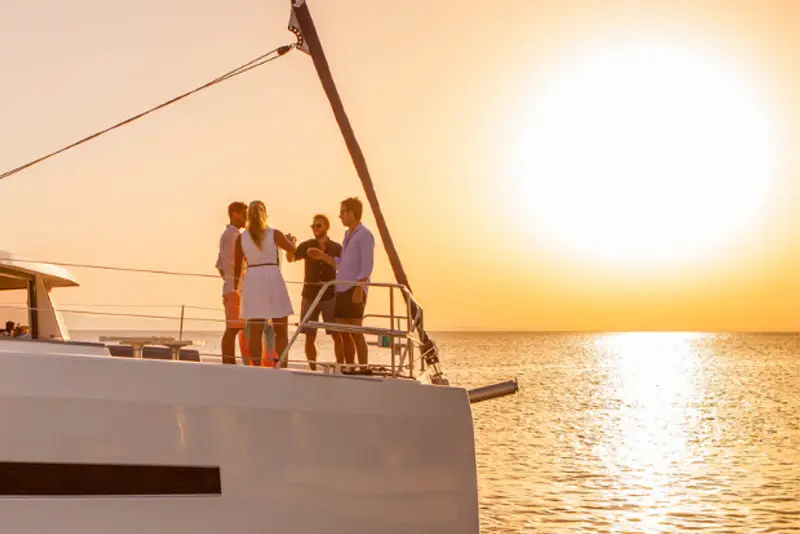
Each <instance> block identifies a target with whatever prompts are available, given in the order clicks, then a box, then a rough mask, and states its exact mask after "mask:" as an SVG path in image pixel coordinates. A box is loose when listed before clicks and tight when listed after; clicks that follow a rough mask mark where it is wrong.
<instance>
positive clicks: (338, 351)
mask: <svg viewBox="0 0 800 534" xmlns="http://www.w3.org/2000/svg"><path fill="white" fill-rule="evenodd" d="M331 337H332V338H333V354H334V355H335V356H336V362H337V363H344V341H342V334H340V333H339V332H332V333H331Z"/></svg>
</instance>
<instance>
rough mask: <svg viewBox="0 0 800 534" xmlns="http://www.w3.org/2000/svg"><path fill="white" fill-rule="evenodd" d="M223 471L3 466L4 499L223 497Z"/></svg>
mask: <svg viewBox="0 0 800 534" xmlns="http://www.w3.org/2000/svg"><path fill="white" fill-rule="evenodd" d="M221 494H222V484H221V481H220V470H219V467H197V466H166V465H130V464H72V463H69V464H68V463H33V462H0V495H4V496H8V495H18V496H20V495H29V496H59V495H62V496H75V495H221Z"/></svg>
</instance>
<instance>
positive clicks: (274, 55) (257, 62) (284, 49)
mask: <svg viewBox="0 0 800 534" xmlns="http://www.w3.org/2000/svg"><path fill="white" fill-rule="evenodd" d="M294 46H295V45H293V44H292V45H283V46H279V47H277V48H274V49H272V50H270V51H269V52H267V53H265V54H261V55H260V56H258V57H257V58H255V59H252V60H250V61H248V62H247V63H245V64H243V65H241V66H239V67H237V68H235V69H233V70H232V71H229V72H226V73H225V74H223V75H222V76H220V77H218V78H215V79H213V80H211V81H210V82H208V83H205V84H203V85H201V86H200V87H197V88H195V89H192V90H191V91H188V92H186V93H183V94H182V95H179V96H176V97H175V98H172V99H170V100H167V101H166V102H164V103H162V104H159V105H158V106H155V107H153V108H150V109H148V110H147V111H143V112H142V113H139V114H138V115H134V116H133V117H131V118H129V119H126V120H124V121H122V122H120V123H117V124H115V125H113V126H109V127H108V128H106V129H105V130H100V131H99V132H96V133H93V134H92V135H90V136H88V137H84V138H83V139H81V140H79V141H76V142H74V143H72V144H70V145H67V146H65V147H64V148H61V149H59V150H56V151H55V152H51V153H49V154H47V155H45V156H42V157H40V158H37V159H35V160H33V161H30V162H28V163H26V164H25V165H21V166H19V167H16V168H14V169H11V170H8V171H6V172H4V173H2V174H0V180H2V179H4V178H8V177H9V176H12V175H14V174H16V173H18V172H21V171H24V170H25V169H27V168H28V167H33V166H34V165H36V164H37V163H41V162H43V161H45V160H47V159H50V158H52V157H53V156H57V155H58V154H61V153H62V152H66V151H67V150H69V149H71V148H75V147H76V146H78V145H82V144H83V143H86V142H88V141H91V140H92V139H95V138H96V137H100V136H101V135H103V134H105V133H108V132H110V131H111V130H115V129H116V128H119V127H121V126H125V125H126V124H130V123H132V122H133V121H135V120H137V119H140V118H142V117H144V116H145V115H149V114H150V113H152V112H154V111H158V110H159V109H162V108H165V107H167V106H169V105H170V104H174V103H175V102H177V101H179V100H182V99H184V98H186V97H188V96H191V95H193V94H195V93H197V92H199V91H202V90H203V89H208V88H209V87H211V86H213V85H216V84H218V83H221V82H224V81H225V80H229V79H231V78H233V77H234V76H238V75H240V74H244V73H245V72H247V71H249V70H252V69H254V68H256V67H260V66H261V65H264V64H266V63H269V62H270V61H274V60H276V59H278V58H279V57H281V56H283V55H285V54H287V53H288V52H289V51H290V50H291V49H292V48H294Z"/></svg>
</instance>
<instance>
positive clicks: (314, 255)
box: [307, 248, 339, 270]
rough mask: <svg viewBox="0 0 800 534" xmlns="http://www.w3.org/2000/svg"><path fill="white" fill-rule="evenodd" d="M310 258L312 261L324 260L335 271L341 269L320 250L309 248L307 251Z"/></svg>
mask: <svg viewBox="0 0 800 534" xmlns="http://www.w3.org/2000/svg"><path fill="white" fill-rule="evenodd" d="M307 254H308V257H309V258H311V259H312V260H322V261H324V262H325V263H327V264H328V265H330V266H331V267H333V268H334V269H337V270H338V269H339V265H338V262H337V261H336V260H335V259H334V258H331V257H330V256H328V255H327V254H325V253H324V252H322V251H321V250H320V249H318V248H309V249H308V251H307Z"/></svg>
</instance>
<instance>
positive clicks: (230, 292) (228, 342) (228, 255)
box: [216, 202, 247, 364]
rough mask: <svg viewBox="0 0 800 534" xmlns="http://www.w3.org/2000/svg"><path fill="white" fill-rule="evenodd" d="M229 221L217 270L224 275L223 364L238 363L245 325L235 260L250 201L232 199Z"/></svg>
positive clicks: (220, 242)
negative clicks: (236, 285)
mask: <svg viewBox="0 0 800 534" xmlns="http://www.w3.org/2000/svg"><path fill="white" fill-rule="evenodd" d="M228 219H229V220H230V223H229V224H228V226H227V227H225V231H224V232H222V236H221V237H220V238H219V254H218V255H217V265H216V267H217V271H218V272H219V275H220V276H221V277H222V305H223V306H224V308H225V333H224V334H223V335H222V363H227V364H235V363H236V335H237V334H238V333H239V331H240V330H241V329H242V328H244V324H243V323H242V321H241V319H240V318H239V305H240V298H239V292H238V291H236V290H234V287H233V263H234V250H235V247H236V240H237V239H238V238H239V235H240V234H241V232H242V228H244V225H245V222H246V221H247V204H245V203H244V202H232V203H231V204H230V205H229V206H228Z"/></svg>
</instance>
